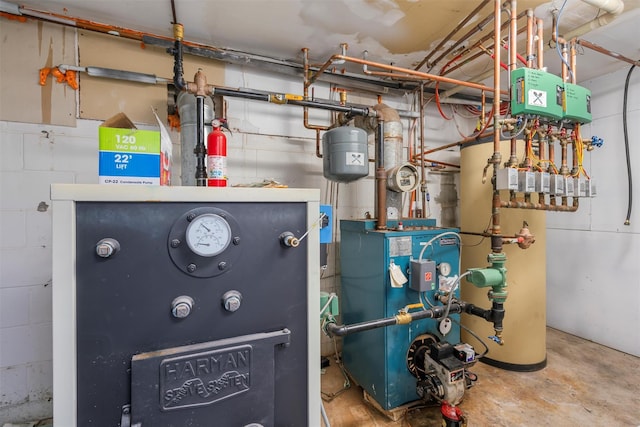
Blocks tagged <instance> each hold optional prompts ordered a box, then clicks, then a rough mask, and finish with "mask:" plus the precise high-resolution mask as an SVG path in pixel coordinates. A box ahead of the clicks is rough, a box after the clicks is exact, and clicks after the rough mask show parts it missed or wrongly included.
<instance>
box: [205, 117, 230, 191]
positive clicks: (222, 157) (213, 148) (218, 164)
mask: <svg viewBox="0 0 640 427" xmlns="http://www.w3.org/2000/svg"><path fill="white" fill-rule="evenodd" d="M211 127H212V128H213V129H212V130H211V133H210V134H209V136H208V137H207V187H226V186H227V137H226V136H225V134H224V133H223V132H222V129H221V128H222V127H226V120H224V119H214V120H213V121H212V122H211ZM227 129H228V128H227Z"/></svg>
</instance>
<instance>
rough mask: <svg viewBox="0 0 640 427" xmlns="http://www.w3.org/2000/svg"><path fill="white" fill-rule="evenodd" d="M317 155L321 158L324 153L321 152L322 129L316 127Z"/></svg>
mask: <svg viewBox="0 0 640 427" xmlns="http://www.w3.org/2000/svg"><path fill="white" fill-rule="evenodd" d="M316 157H317V158H319V159H321V158H322V154H321V153H320V129H316Z"/></svg>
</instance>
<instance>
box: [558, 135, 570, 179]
mask: <svg viewBox="0 0 640 427" xmlns="http://www.w3.org/2000/svg"><path fill="white" fill-rule="evenodd" d="M567 144H568V143H567V140H566V139H562V140H560V148H561V150H562V151H561V152H562V163H561V165H560V174H561V175H568V174H569V167H568V166H567Z"/></svg>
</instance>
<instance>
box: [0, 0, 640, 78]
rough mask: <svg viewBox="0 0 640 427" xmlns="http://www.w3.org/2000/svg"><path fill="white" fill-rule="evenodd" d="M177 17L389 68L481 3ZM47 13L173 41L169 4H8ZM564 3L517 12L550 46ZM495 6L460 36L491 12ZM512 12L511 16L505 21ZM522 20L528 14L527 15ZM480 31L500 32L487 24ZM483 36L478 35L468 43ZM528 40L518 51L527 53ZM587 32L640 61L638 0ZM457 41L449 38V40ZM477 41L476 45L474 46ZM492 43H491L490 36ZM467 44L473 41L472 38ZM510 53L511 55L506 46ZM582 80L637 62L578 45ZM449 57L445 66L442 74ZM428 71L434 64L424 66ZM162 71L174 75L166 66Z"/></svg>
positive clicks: (575, 18) (417, 54)
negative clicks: (529, 13) (541, 25)
mask: <svg viewBox="0 0 640 427" xmlns="http://www.w3.org/2000/svg"><path fill="white" fill-rule="evenodd" d="M174 1H175V9H176V17H177V20H178V22H180V23H182V24H183V25H184V33H185V40H188V41H192V42H197V43H202V44H205V45H208V46H212V47H220V48H228V49H233V50H239V51H243V52H248V53H252V54H258V55H265V56H268V57H272V58H277V59H284V60H291V61H295V62H297V63H300V62H301V61H302V55H301V49H302V48H304V47H306V48H309V54H310V58H311V60H312V62H316V63H318V62H324V61H325V60H326V59H327V58H328V57H329V56H331V55H332V54H333V53H339V52H340V47H339V46H340V44H341V43H347V44H348V46H349V48H348V52H347V53H348V55H349V56H355V57H362V55H363V52H364V51H365V50H367V51H368V53H369V55H368V58H369V59H370V60H373V61H377V62H382V63H386V64H390V63H392V64H394V65H398V66H401V67H407V68H414V67H415V65H416V64H417V63H419V62H420V61H421V60H422V59H423V58H424V57H425V56H426V55H427V54H428V53H429V52H430V50H431V49H432V48H434V47H435V46H436V45H437V44H438V43H439V42H440V41H441V40H442V39H443V38H444V36H446V35H447V34H448V33H449V32H450V31H451V30H452V29H453V28H454V27H455V26H456V25H457V24H458V23H459V22H460V21H461V20H462V19H463V18H464V17H465V16H467V14H469V13H470V12H471V11H472V10H473V9H474V8H475V7H476V6H477V5H479V4H480V0H474V1H472V0H324V1H322V0H174ZM8 3H14V4H18V5H22V6H25V7H28V8H33V9H36V10H40V11H47V12H53V13H57V14H60V15H65V16H70V17H75V18H81V19H86V20H91V21H96V22H101V23H105V24H111V25H114V26H119V27H124V28H129V29H133V30H138V31H142V32H147V33H151V34H155V35H160V36H166V37H172V27H171V22H172V21H173V16H172V8H171V0H126V1H125V0H109V1H104V0H47V1H36V0H24V1H16V0H10V1H6V0H0V5H2V4H5V5H6V4H8ZM562 3H563V1H562V0H554V1H552V2H548V1H543V0H519V1H518V9H519V12H521V11H524V10H525V8H529V7H530V8H534V9H535V11H536V16H538V17H542V18H544V19H545V28H546V31H545V42H546V41H548V40H549V38H550V35H551V30H550V28H551V15H550V11H551V10H552V9H554V8H555V9H556V10H557V9H560V7H561V6H562ZM492 5H493V2H489V4H488V5H487V6H486V7H485V8H484V9H483V10H481V11H480V13H479V16H478V17H477V18H475V19H474V20H472V21H471V23H470V24H467V26H466V27H465V28H464V29H463V30H462V31H461V32H460V33H459V35H461V34H464V33H466V32H467V31H468V28H471V26H472V25H473V23H477V22H479V21H481V20H482V19H483V18H484V17H486V16H487V15H489V14H491V13H492ZM599 14H602V12H601V11H599V10H598V9H597V8H594V7H593V6H590V5H587V4H585V3H583V2H582V1H581V0H567V3H566V6H565V9H564V10H563V13H562V16H561V20H560V33H561V34H563V33H565V32H568V31H570V30H571V29H573V28H576V27H578V26H580V25H582V24H584V23H585V22H588V21H591V20H592V19H594V18H595V17H596V16H598V15H599ZM504 16H505V15H503V18H504ZM519 24H520V26H521V25H524V20H521V21H520V23H519ZM487 27H488V28H485V29H484V31H483V32H481V33H480V34H482V35H484V34H486V33H487V32H490V31H492V24H489V25H487ZM478 38H479V36H474V37H472V38H471V39H470V43H473V42H474V41H475V40H477V39H478ZM523 38H524V35H522V36H521V38H520V42H519V43H520V45H519V51H520V52H521V53H523V52H524V47H523V40H522V39H523ZM581 38H584V39H585V40H588V41H590V42H592V43H595V44H598V45H601V46H603V47H605V48H607V49H609V50H613V51H616V52H618V53H620V54H622V55H625V56H628V57H630V58H633V59H640V43H638V39H639V38H640V0H626V1H625V12H624V13H622V14H621V15H619V16H618V17H617V18H616V19H615V20H613V22H612V23H610V24H608V25H607V26H605V27H601V28H599V29H596V30H593V31H591V32H590V33H587V34H585V35H583V36H582V37H581ZM454 41H455V38H454ZM452 43H453V41H451V42H450V43H448V45H451V44H452ZM467 43H469V42H467ZM487 43H488V44H489V45H490V44H492V42H491V41H489V42H487ZM467 45H468V44H467ZM503 52H504V53H503V55H504V56H503V57H506V55H507V54H506V51H503ZM579 53H580V56H579V57H578V64H577V70H578V71H577V76H578V82H581V81H585V80H588V79H590V78H593V77H596V76H599V75H603V74H607V73H610V72H613V71H615V70H617V69H619V68H622V67H628V66H629V64H628V63H625V62H621V61H619V60H616V59H613V58H610V57H607V56H604V55H602V54H600V53H596V52H593V51H590V50H587V49H584V50H582V49H581V50H580V52H579ZM447 60H448V58H445V59H444V60H443V61H442V62H440V63H439V64H438V65H437V66H436V68H434V70H433V72H434V73H435V72H437V71H438V70H439V69H440V67H441V66H442V65H444V63H446V62H447ZM545 65H546V66H547V67H548V69H549V71H551V72H553V73H556V74H558V73H559V71H560V60H559V58H558V55H557V54H556V53H555V50H552V49H547V51H546V53H545ZM486 69H491V59H490V58H489V56H486V57H483V58H480V59H478V60H477V61H475V62H474V63H472V64H470V65H468V66H465V67H464V68H462V69H461V70H460V72H458V73H457V74H452V76H453V77H456V78H460V79H465V80H468V79H471V78H473V77H476V76H478V74H480V73H481V72H482V71H483V70H486ZM421 71H426V69H424V68H423V69H421ZM160 74H166V71H164V70H162V72H161V73H160Z"/></svg>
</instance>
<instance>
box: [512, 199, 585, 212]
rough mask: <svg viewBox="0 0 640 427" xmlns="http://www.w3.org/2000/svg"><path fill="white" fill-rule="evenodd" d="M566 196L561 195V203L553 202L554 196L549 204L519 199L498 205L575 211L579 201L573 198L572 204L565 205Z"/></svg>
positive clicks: (550, 210)
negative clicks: (520, 200)
mask: <svg viewBox="0 0 640 427" xmlns="http://www.w3.org/2000/svg"><path fill="white" fill-rule="evenodd" d="M566 199H567V198H566V197H563V204H562V205H557V204H555V197H553V196H552V197H551V200H552V201H553V202H554V203H552V204H551V205H546V204H544V203H532V202H519V201H508V202H507V201H502V202H500V206H501V207H503V208H517V209H532V210H539V211H549V212H576V211H577V210H578V206H579V202H578V198H577V197H574V198H573V205H572V206H568V205H567V200H566Z"/></svg>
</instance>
